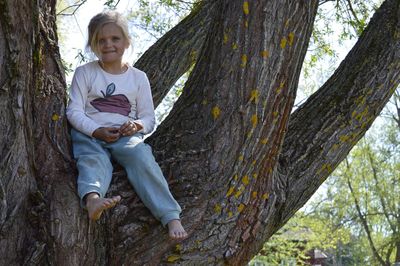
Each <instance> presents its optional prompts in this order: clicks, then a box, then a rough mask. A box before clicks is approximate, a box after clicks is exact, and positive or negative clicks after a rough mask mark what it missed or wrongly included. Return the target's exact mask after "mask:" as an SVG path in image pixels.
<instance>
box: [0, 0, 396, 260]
mask: <svg viewBox="0 0 400 266" xmlns="http://www.w3.org/2000/svg"><path fill="white" fill-rule="evenodd" d="M54 5H55V1H43V0H42V1H39V0H38V1H21V0H14V1H10V0H0V12H1V14H0V15H1V16H0V23H1V27H0V66H1V70H0V74H1V76H0V103H1V104H0V117H1V119H0V121H1V122H0V133H1V136H3V137H2V141H1V144H0V156H1V157H0V171H1V180H0V181H1V182H0V202H1V205H0V206H1V209H0V236H1V237H0V252H1V256H0V264H4V265H20V264H27V265H36V264H40V265H159V264H166V263H172V264H182V265H222V264H231V265H244V264H245V263H246V262H247V261H248V260H249V259H250V258H251V257H252V256H253V255H255V254H256V253H257V251H258V250H259V249H260V248H261V247H262V245H263V243H264V241H266V240H267V239H268V238H269V237H270V236H271V235H272V234H273V233H274V232H275V231H276V230H278V229H279V228H280V227H281V226H282V225H283V224H284V223H285V222H286V221H287V219H289V218H290V216H291V215H293V214H294V212H295V211H296V210H297V209H298V208H300V207H301V206H302V205H303V204H304V203H305V201H306V200H307V199H308V198H309V197H311V195H312V193H313V192H314V191H315V190H316V189H317V188H318V186H319V185H320V184H321V183H322V182H323V180H324V179H325V178H326V177H327V176H328V174H329V173H330V172H331V171H332V170H333V169H334V167H336V165H337V164H338V163H339V162H340V161H341V160H342V159H343V158H344V156H345V155H346V154H347V152H348V151H349V150H350V149H351V147H352V146H354V144H355V143H356V142H357V140H358V139H359V138H361V136H362V135H363V134H364V133H365V131H366V130H367V128H368V127H369V126H370V124H371V123H372V121H373V120H374V118H375V117H376V116H377V115H378V113H379V111H380V109H381V108H382V107H383V106H384V104H385V103H386V102H387V100H388V98H389V96H390V94H391V93H393V88H395V87H396V86H397V85H398V83H399V72H400V71H399V68H400V65H399V51H400V49H399V48H400V47H399V46H400V44H399V36H400V34H399V31H398V29H399V24H398V23H399V22H398V20H399V19H398V18H399V17H400V15H399V1H398V0H387V1H385V4H384V5H383V6H382V7H381V10H380V11H379V12H377V14H376V15H375V16H374V18H373V19H372V21H371V23H370V24H371V25H370V26H369V27H368V28H367V29H366V31H365V33H364V34H363V36H362V37H361V38H360V41H359V42H358V43H357V45H356V46H355V48H354V49H353V51H352V52H351V53H350V55H349V57H348V58H346V60H345V62H344V63H343V64H342V65H341V66H340V67H339V69H338V71H337V72H336V73H335V74H334V75H333V77H332V78H331V79H330V80H329V81H328V82H327V84H326V85H324V86H323V87H322V88H321V89H320V90H319V91H318V92H317V93H316V94H315V95H314V96H312V97H311V98H310V100H309V101H308V102H307V103H306V104H305V105H304V106H303V107H302V108H300V109H299V110H297V111H296V112H294V113H293V114H292V115H291V110H292V108H293V102H294V98H295V94H296V89H297V83H298V77H299V73H300V69H301V66H302V63H303V60H304V55H305V53H306V50H307V45H308V41H309V38H310V34H311V31H312V25H313V22H314V18H315V14H316V11H317V5H318V1H317V0H309V1H303V0H300V1H289V0H284V1H283V0H268V1H242V0H241V1H239V0H219V1H210V2H208V1H207V2H205V3H204V4H203V5H202V6H200V7H199V9H198V10H196V11H195V12H194V13H193V14H192V15H191V16H190V17H189V18H188V19H186V20H184V21H182V22H181V23H180V24H179V25H178V26H177V27H175V29H174V32H175V34H168V35H166V36H165V37H164V38H163V39H160V41H159V43H158V44H157V45H155V46H153V47H151V48H150V50H149V51H148V52H147V53H146V54H145V55H144V57H143V58H142V59H141V60H142V61H140V63H139V62H138V65H140V66H141V67H142V69H143V70H145V71H146V72H147V73H149V77H150V78H151V83H152V84H153V86H154V95H155V98H156V99H155V102H156V103H158V102H159V101H160V99H162V97H163V95H165V93H166V91H168V90H169V88H170V86H171V85H172V84H173V82H174V81H175V80H176V79H177V78H179V76H180V75H182V73H184V72H185V71H186V70H187V69H188V67H189V66H190V63H191V62H192V61H191V60H184V59H185V58H194V57H193V53H191V52H190V51H191V49H192V48H191V46H189V45H187V42H185V41H182V39H183V40H185V39H187V38H189V40H191V41H193V44H196V48H195V49H196V51H198V52H197V53H196V56H195V57H196V58H198V59H197V61H198V62H197V63H196V66H195V68H194V70H193V72H192V74H191V76H190V78H189V80H188V82H187V84H186V86H185V88H184V91H183V93H182V95H181V97H180V98H179V100H178V101H177V103H176V104H175V106H174V108H173V110H172V111H171V113H170V115H169V116H168V117H167V119H166V120H165V121H164V122H163V123H162V125H160V127H159V128H158V129H157V131H156V132H155V134H153V136H152V137H151V138H150V139H149V140H148V141H149V143H151V144H152V146H153V148H154V152H155V155H156V157H157V159H158V161H159V163H160V165H161V166H162V168H163V171H164V173H165V176H166V178H167V179H168V181H169V183H170V187H171V190H172V192H173V194H174V195H175V197H176V198H177V200H178V201H179V203H180V204H181V206H182V207H183V215H182V220H183V223H184V224H185V226H186V228H187V230H188V232H189V235H190V237H189V238H188V239H187V240H185V241H183V242H182V243H180V244H177V243H175V242H173V241H170V240H168V237H167V233H166V230H165V229H164V228H162V227H161V226H160V224H159V222H157V221H156V220H155V219H154V218H153V217H152V216H151V215H150V213H149V211H148V210H147V209H146V208H145V207H144V206H143V204H142V203H141V202H140V200H139V199H138V197H137V196H136V194H135V193H134V191H133V189H132V188H131V187H130V186H129V184H128V182H127V180H126V178H125V174H124V172H123V171H121V170H118V171H116V172H115V175H114V181H113V184H112V186H111V187H110V190H109V194H110V195H116V194H119V195H121V196H122V202H121V204H119V205H118V206H117V207H115V208H114V209H112V210H111V211H108V212H106V213H105V215H103V217H102V218H101V219H100V221H98V222H89V221H88V219H87V215H86V213H85V211H83V210H82V209H81V208H80V207H79V200H78V197H77V195H76V187H75V177H76V171H75V168H74V165H73V163H72V160H71V157H70V145H69V141H68V131H67V126H66V120H65V117H64V107H65V99H66V93H65V82H64V77H63V69H62V66H61V64H60V58H59V52H58V48H57V37H56V34H55V8H54ZM20 18H24V20H21V19H20ZM201 19H204V23H203V24H201V23H198V21H200V20H201ZM195 25H196V26H197V27H195ZM188 28H189V29H193V31H190V30H189V29H188ZM383 28H384V29H385V30H382V29H383ZM188 32H189V33H193V37H190V34H189V37H188V36H187V35H185V34H184V33H188ZM203 43H204V44H203ZM164 45H168V46H171V45H173V47H172V49H174V50H175V51H179V53H175V54H174V53H169V52H168V51H166V50H165V49H166V48H162V49H164V50H163V51H166V53H161V54H160V48H159V47H166V46H164ZM200 47H203V49H200ZM180 48H182V49H180ZM190 55H192V56H190ZM160 56H165V57H164V58H163V59H165V60H160ZM146 58H149V60H150V59H151V60H152V61H149V60H147V59H146ZM289 117H290V122H289ZM288 125H289V126H288Z"/></svg>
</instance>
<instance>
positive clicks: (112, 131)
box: [92, 127, 121, 142]
mask: <svg viewBox="0 0 400 266" xmlns="http://www.w3.org/2000/svg"><path fill="white" fill-rule="evenodd" d="M92 136H93V137H95V138H96V139H99V140H103V141H105V142H115V141H117V140H118V139H119V138H120V136H121V135H120V133H119V128H117V127H99V128H98V129H96V130H95V131H94V132H93V134H92Z"/></svg>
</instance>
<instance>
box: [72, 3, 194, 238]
mask: <svg viewBox="0 0 400 266" xmlns="http://www.w3.org/2000/svg"><path fill="white" fill-rule="evenodd" d="M88 33H89V39H88V44H87V45H88V47H90V49H91V50H92V51H93V52H94V53H95V54H96V56H97V57H98V59H99V60H98V61H93V62H90V63H87V64H85V65H83V66H80V67H78V68H77V69H76V71H75V74H74V77H73V80H72V85H71V92H70V99H69V104H68V107H67V117H68V120H69V122H70V123H71V125H72V127H73V129H72V130H71V137H72V143H73V151H74V157H75V159H76V160H77V168H78V170H79V176H78V193H79V196H80V198H81V201H82V204H83V206H85V207H86V209H87V211H88V215H89V218H90V219H92V220H97V219H99V218H100V216H101V214H102V212H103V211H104V210H106V209H109V208H112V207H113V206H115V205H116V204H117V203H118V202H119V201H120V200H121V197H120V196H115V197H111V198H105V197H104V195H105V194H106V192H107V190H108V187H109V185H110V182H111V176H112V164H111V162H110V158H111V157H112V158H113V159H114V160H115V161H117V162H118V163H119V164H121V165H122V166H123V167H124V168H125V170H126V173H127V175H128V179H129V181H130V183H131V184H132V185H133V187H134V188H135V190H136V192H137V194H138V195H139V197H140V198H141V200H142V201H143V203H144V204H145V205H146V207H148V208H149V209H150V211H151V212H152V214H153V215H154V216H155V217H156V218H157V219H158V220H160V221H161V223H162V224H163V225H164V226H165V225H167V226H168V231H169V236H170V237H171V238H173V239H183V238H186V237H187V233H186V231H185V230H184V228H183V227H182V225H181V222H180V219H179V214H180V212H181V208H180V206H179V205H178V203H177V202H176V201H175V199H174V198H173V196H172V195H171V193H170V191H169V188H168V184H167V182H166V181H165V179H164V176H163V174H162V172H161V169H160V167H159V166H158V164H157V162H156V161H155V159H154V157H153V154H152V152H151V148H150V147H149V146H148V145H147V144H145V143H144V142H143V135H144V134H147V133H150V132H151V131H152V130H153V128H154V123H155V117H154V106H153V100H152V96H151V90H150V84H149V81H148V79H147V76H146V74H145V73H144V72H142V71H140V70H138V69H136V68H134V67H132V66H130V65H128V64H127V63H123V62H122V57H123V55H124V52H125V50H126V49H127V48H128V47H129V46H130V44H131V38H130V36H129V33H128V25H127V22H126V21H125V20H124V19H123V17H122V16H121V15H120V14H119V13H117V12H113V11H107V12H103V13H100V14H97V15H96V16H94V17H93V18H92V19H91V21H90V23H89V27H88Z"/></svg>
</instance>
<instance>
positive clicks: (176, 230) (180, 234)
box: [168, 220, 188, 240]
mask: <svg viewBox="0 0 400 266" xmlns="http://www.w3.org/2000/svg"><path fill="white" fill-rule="evenodd" d="M168 234H169V237H170V238H171V239H174V240H183V239H185V238H187V237H188V234H187V233H186V231H185V229H184V228H183V226H182V224H181V221H180V220H171V221H170V222H169V223H168Z"/></svg>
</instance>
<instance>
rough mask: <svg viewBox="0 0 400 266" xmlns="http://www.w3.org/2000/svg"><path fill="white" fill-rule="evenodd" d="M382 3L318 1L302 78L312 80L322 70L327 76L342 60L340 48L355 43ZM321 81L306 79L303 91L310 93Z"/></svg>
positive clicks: (358, 0)
mask: <svg viewBox="0 0 400 266" xmlns="http://www.w3.org/2000/svg"><path fill="white" fill-rule="evenodd" d="M381 3H382V0H370V1H360V0H338V1H321V3H320V7H319V10H318V14H317V17H316V20H315V23H314V30H313V32H312V36H311V39H310V44H309V49H308V53H307V56H306V60H305V61H304V64H303V74H304V77H305V79H310V78H314V79H315V78H316V77H318V76H321V73H323V76H324V77H327V76H329V75H330V74H331V73H332V72H333V71H334V69H335V68H336V67H337V65H338V62H339V61H340V60H341V59H342V58H340V54H341V52H342V49H343V47H345V48H344V49H346V47H348V46H350V45H351V44H352V43H354V41H355V40H356V39H357V38H358V36H359V35H360V34H361V32H362V31H363V30H364V28H365V27H366V25H367V23H368V21H369V19H370V17H371V16H372V14H373V13H374V11H375V10H376V9H377V8H378V7H379V5H380V4H381ZM321 65H323V67H322V70H321V69H320V66H321ZM324 81H325V79H323V80H314V81H311V80H310V81H308V82H307V85H306V86H305V87H304V90H305V91H304V93H306V95H310V94H311V93H313V92H314V91H315V90H316V89H317V88H318V87H319V86H321V85H322V84H323V82H324Z"/></svg>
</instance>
